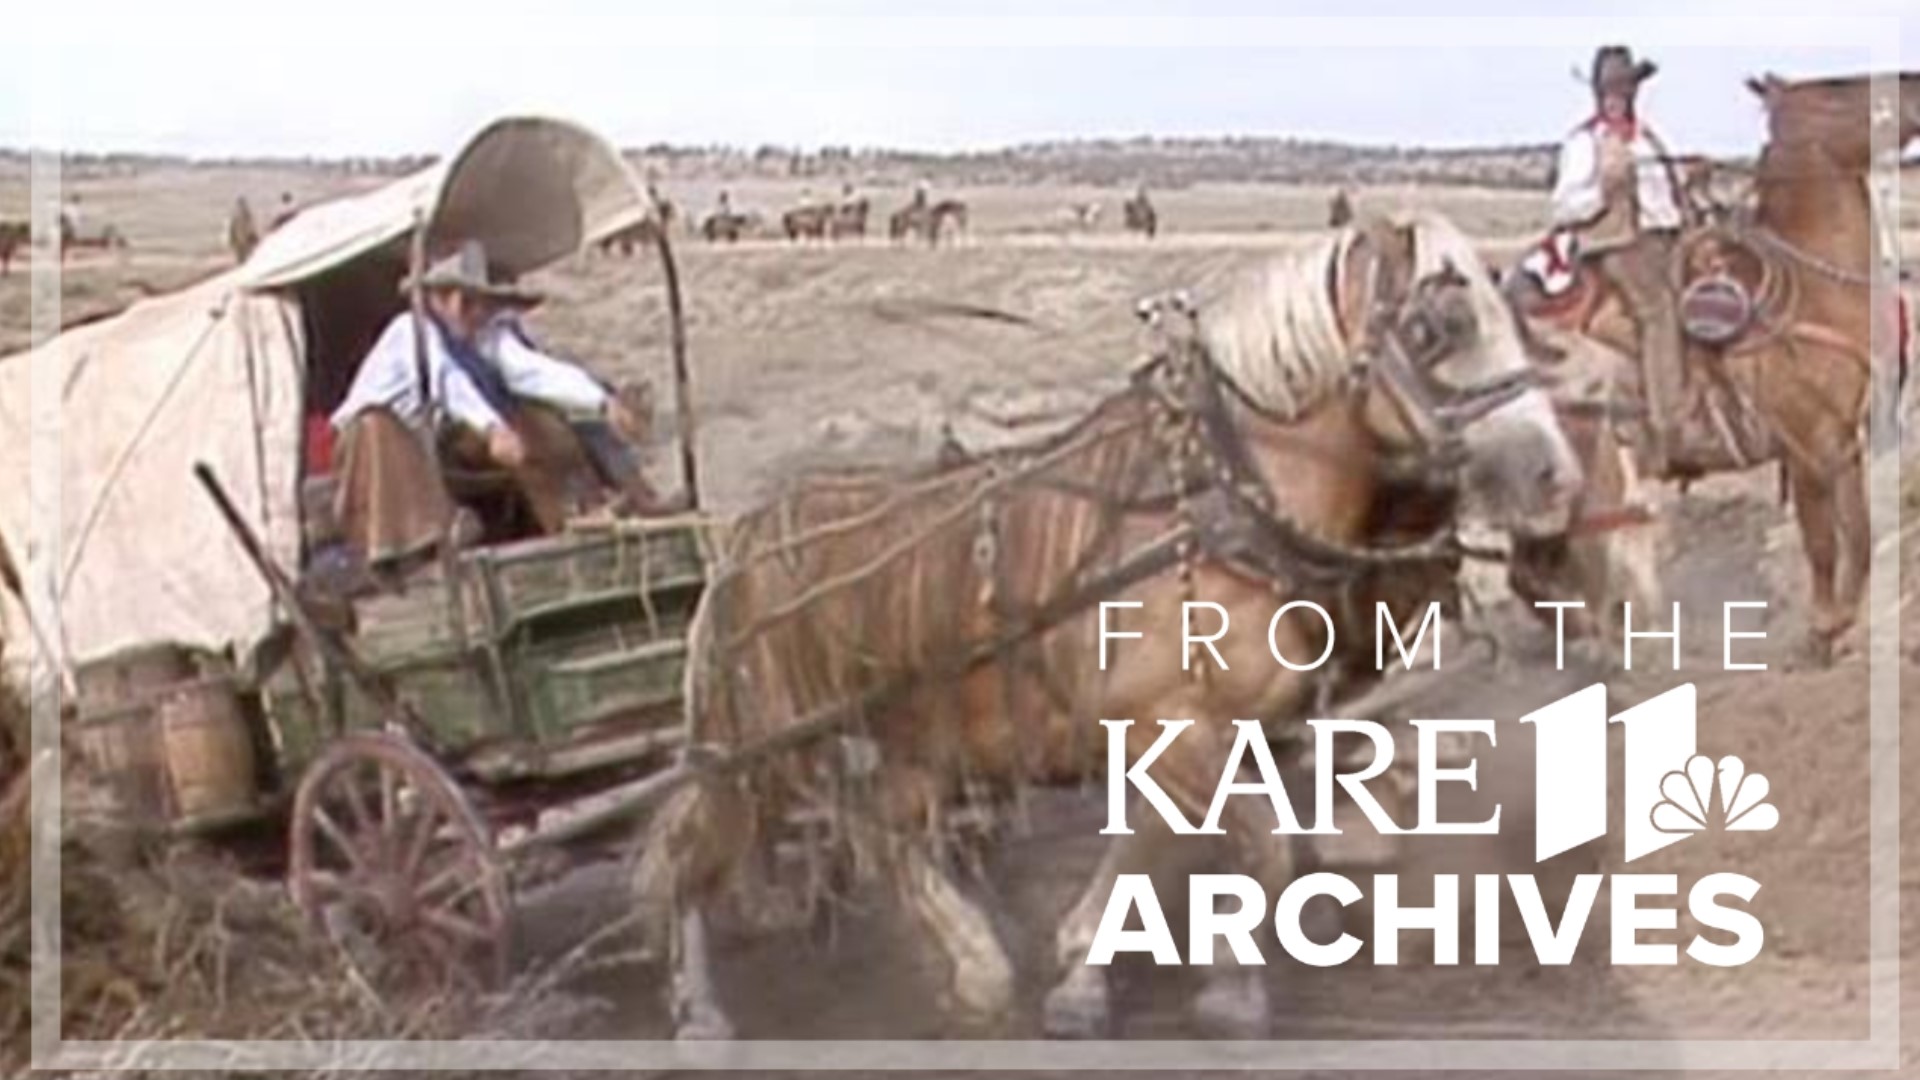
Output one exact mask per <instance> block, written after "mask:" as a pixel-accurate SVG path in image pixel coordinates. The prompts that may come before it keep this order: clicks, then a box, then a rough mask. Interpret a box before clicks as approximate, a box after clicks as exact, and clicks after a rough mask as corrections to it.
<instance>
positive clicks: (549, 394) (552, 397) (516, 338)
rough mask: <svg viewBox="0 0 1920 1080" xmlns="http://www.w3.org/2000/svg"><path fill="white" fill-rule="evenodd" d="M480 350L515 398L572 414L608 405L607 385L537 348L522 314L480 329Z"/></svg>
mask: <svg viewBox="0 0 1920 1080" xmlns="http://www.w3.org/2000/svg"><path fill="white" fill-rule="evenodd" d="M480 353H481V355H483V356H486V357H487V358H489V359H491V360H492V361H493V362H494V363H495V364H496V365H498V367H499V371H500V375H501V377H502V378H504V379H505V380H506V382H507V389H508V390H510V391H512V392H513V396H514V397H516V398H523V399H525V400H528V401H538V402H540V403H541V404H543V405H549V406H552V407H553V408H555V409H558V410H559V411H560V412H562V413H565V414H566V415H568V416H570V417H581V416H598V415H600V413H601V412H602V411H603V410H605V408H606V407H607V388H606V387H605V386H603V385H602V384H601V383H600V380H598V379H596V378H594V377H593V376H591V375H589V374H587V373H586V371H585V370H584V369H582V368H581V367H580V366H579V365H578V364H571V363H568V362H567V361H565V360H561V359H559V358H558V357H555V356H551V355H549V354H547V353H544V352H541V351H540V350H539V349H537V348H534V346H533V344H532V342H531V340H530V339H529V338H528V337H527V335H526V332H525V331H524V330H522V329H521V328H520V325H519V317H518V316H516V315H514V314H512V313H511V312H506V313H502V314H500V315H497V316H495V317H494V319H493V320H492V321H491V322H489V323H488V324H487V325H486V327H485V328H484V329H482V330H481V331H480Z"/></svg>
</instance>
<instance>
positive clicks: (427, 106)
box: [0, 0, 1920, 157]
mask: <svg viewBox="0 0 1920 1080" xmlns="http://www.w3.org/2000/svg"><path fill="white" fill-rule="evenodd" d="M1036 10H1040V8H1038V7H1037V6H1036V5H1035V4H1032V3H1014V2H1010V0H988V2H986V3H974V4H966V5H960V4H954V3H944V2H940V0H894V2H892V3H883V2H881V0H827V2H823V3H813V4H796V3H785V2H778V0H763V2H759V3H737V2H736V3H719V4H715V3H702V4H700V5H697V6H695V5H667V4H649V3H615V2H612V0H598V2H587V0H510V2H501V0H465V2H464V3H462V4H460V5H458V6H454V5H451V4H443V3H436V4H433V5H427V4H408V5H402V4H400V3H397V2H396V0H387V2H385V3H376V2H371V0H327V2H323V3H317V4H316V3H303V4H299V5H288V6H286V7H285V9H284V14H283V13H278V12H276V10H275V9H274V8H272V7H270V6H269V5H266V4H262V3H260V2H259V0H251V2H246V0H174V2H172V3H168V4H165V5H146V6H136V5H131V4H115V3H107V2H104V0H65V2H63V3H61V4H58V5H55V4H36V5H33V6H31V7H29V8H27V9H26V10H25V11H24V12H23V11H16V12H15V13H14V14H13V15H11V16H10V17H9V18H10V20H21V19H24V21H25V24H26V33H27V35H28V36H27V39H26V40H27V41H28V43H29V44H28V47H27V48H26V49H25V50H24V51H23V50H20V49H19V48H17V47H16V49H15V50H14V57H15V59H14V61H13V62H10V63H8V64H7V65H4V66H0V146H11V147H20V146H28V145H34V146H61V147H64V148H68V149H76V150H93V151H104V150H126V151H142V152H167V153H183V154H189V155H194V156H213V157H217V156H227V155H309V154H310V155H317V156H337V155H348V154H392V153H415V152H444V151H448V150H451V149H453V148H455V147H457V146H458V145H459V144H460V142H461V141H462V140H463V139H464V138H465V137H466V136H467V135H468V134H471V133H472V132H473V131H475V130H477V129H478V128H479V127H480V126H481V125H483V124H484V123H486V122H487V121H489V120H491V119H493V118H495V117H497V116H499V115H502V114H505V113H524V112H534V113H547V114H557V115H561V116H565V117H567V118H570V119H574V120H577V121H579V122H581V123H584V124H586V125H587V126H589V127H592V128H594V129H596V130H599V131H601V132H602V133H603V134H606V135H607V136H609V137H610V138H612V139H614V140H615V141H616V142H618V143H620V144H622V145H629V146H633V145H645V144H648V143H654V142H668V143H676V144H699V145H706V144H730V145H740V146H757V145H762V144H773V145H780V146H801V147H817V146H822V145H850V146H887V147H896V148H918V149H933V150H956V149H982V148H991V147H995V146H1000V145H1006V144H1009V143H1018V142H1027V141H1038V140H1044V139H1054V138H1072V137H1099V136H1131V135H1143V134H1146V135H1161V136H1176V135H1216V134H1242V135H1293V136H1301V137H1311V138H1333V139H1342V140H1347V141H1353V142H1363V143H1374V144H1382V143H1399V144H1409V145H1414V144H1417V145H1438V146H1466V145H1487V144H1499V143H1514V142H1542V141H1550V140H1553V139H1557V138H1558V137H1559V136H1560V135H1561V134H1562V133H1563V132H1564V131H1565V130H1566V129H1567V128H1568V127H1570V126H1571V125H1572V124H1573V123H1575V122H1576V121H1578V120H1579V119H1580V118H1581V117H1582V116H1583V115H1584V113H1585V112H1586V111H1587V109H1588V96H1587V92H1586V89H1585V87H1584V85H1583V84H1582V82H1581V81H1580V79H1579V78H1578V76H1577V75H1576V69H1580V68H1584V66H1585V64H1586V63H1587V60H1588V58H1589V56H1590V55H1591V51H1592V47H1593V46H1594V45H1597V44H1600V43H1601V42H1603V41H1625V42H1629V43H1632V44H1635V45H1636V46H1637V47H1638V48H1639V49H1640V50H1641V51H1642V52H1643V53H1644V54H1647V55H1650V56H1652V57H1653V58H1654V59H1656V60H1657V61H1658V62H1659V63H1660V64H1661V72H1660V74H1659V76H1658V77H1657V78H1655V79H1654V80H1653V82H1651V83H1650V84H1648V87H1647V89H1646V91H1645V93H1644V95H1643V108H1644V110H1645V111H1646V113H1647V115H1649V116H1650V117H1652V118H1653V119H1654V121H1655V123H1656V125H1657V126H1658V127H1659V128H1660V130H1661V132H1662V134H1663V135H1665V136H1666V138H1667V140H1668V141H1669V142H1670V143H1672V144H1674V145H1677V146H1681V147H1685V148H1688V149H1692V150H1702V151H1710V152H1738V151H1743V150H1750V149H1752V148H1753V147H1754V146H1755V145H1757V143H1758V141H1759V135H1760V124H1761V118H1760V111H1759V108H1758V105H1757V103H1756V101H1755V99H1754V98H1753V97H1752V96H1751V95H1750V94H1749V93H1748V92H1747V91H1746V90H1745V89H1743V88H1742V81H1743V80H1744V79H1745V78H1746V77H1747V76H1749V75H1753V74H1756V73H1760V72H1764V71H1777V72H1780V73H1782V74H1786V75H1790V76H1809V75H1819V74H1837V73H1854V72H1859V71H1863V70H1866V69H1868V68H1870V67H1874V66H1876V61H1878V62H1879V66H1883V67H1899V66H1901V61H1902V57H1904V58H1905V66H1907V67H1920V0H1906V2H1904V3H1901V2H1895V0H1819V2H1817V3H1808V2H1807V0H1799V2H1796V3H1776V2H1774V0H1696V2H1691V3H1684V4H1683V3H1680V2H1679V0H1665V2H1651V0H1626V2H1621V3H1608V4H1600V3H1545V2H1534V3H1515V2H1511V0H1508V2H1482V3H1457V2H1456V3H1415V2H1410V0H1348V2H1346V3H1332V4H1330V3H1325V2H1302V3H1251V2H1247V0H1200V2H1198V3H1195V2H1188V3H1181V4H1170V3H1143V2H1139V0H1106V2H1103V3H1089V2H1085V0H1066V2H1063V3H1054V4H1050V5H1045V7H1044V11H1045V14H1043V15H1035V14H1033V12H1035V11H1036ZM1808 10H1814V11H1817V12H1818V13H1819V18H1817V19H1809V18H1807V17H1806V15H1805V13H1806V12H1807V11H1808ZM1676 16H1678V17H1676ZM1795 17H1797V18H1795ZM1875 49H1877V50H1878V52H1875V51H1874V50H1875Z"/></svg>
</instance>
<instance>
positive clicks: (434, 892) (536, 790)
mask: <svg viewBox="0 0 1920 1080" xmlns="http://www.w3.org/2000/svg"><path fill="white" fill-rule="evenodd" d="M651 209H652V208H651V205H650V203H649V200H648V198H647V195H646V193H645V190H644V187H643V186H642V185H641V184H640V183H639V182H638V181H637V180H636V178H635V177H634V176H633V174H632V173H631V171H630V170H629V168H628V166H627V164H626V163H625V161H624V160H623V159H622V158H621V157H620V155H619V154H618V152H616V151H615V149H614V148H613V147H611V146H610V145H609V144H607V143H606V142H605V141H604V140H602V139H601V138H599V137H598V136H596V135H594V134H592V133H590V132H588V131H586V130H584V129H582V128H580V127H577V126H574V125H572V124H569V123H565V122H561V121H556V120H550V119H527V118H516V119H506V120H501V121H499V122H496V123H494V124H492V125H490V126H488V127H486V128H485V129H484V130H482V131H481V132H480V133H479V134H478V135H476V136H475V137H474V138H473V139H472V140H471V141H469V142H468V143H466V144H465V146H463V147H462V148H460V150H459V151H458V152H457V153H455V154H453V155H452V156H451V157H449V158H447V159H445V160H443V161H441V162H439V163H437V164H435V165H433V166H431V167H429V168H427V169H425V170H423V171H421V172H418V173H415V174H413V175H410V176H407V177H404V178H402V179H399V180H397V181H395V182H393V183H390V184H388V185H386V186H384V187H380V188H378V189H376V190H372V191H369V192H366V193H364V194H360V195H357V196H352V197H346V198H341V199H338V200H336V201H332V202H328V203H324V204H321V205H318V206H315V207H312V208H310V209H308V210H306V211H305V212H303V213H301V214H300V215H299V216H298V217H296V218H294V219H293V220H291V221H289V222H288V223H286V224H285V225H284V226H282V227H281V228H279V229H277V230H276V231H275V232H274V233H272V234H271V235H270V236H268V237H267V238H266V239H265V241H264V242H263V243H262V244H261V245H260V246H259V248H258V249H257V250H256V251H254V252H253V254H252V255H251V257H250V258H249V259H248V260H247V261H246V262H245V263H244V264H242V265H241V266H239V267H236V268H234V269H232V270H230V271H227V272H224V273H221V274H219V275H218V276H215V277H212V278H209V279H207V280H205V281H202V282H200V283H198V284H195V285H193V286H190V287H188V288H186V289H184V290H182V291H180V292H177V293H173V294H170V295H166V296H160V297H155V298H152V299H148V300H145V301H143V302H141V303H139V304H136V305H134V306H133V307H131V308H129V309H128V310H126V311H125V312H122V313H120V314H118V315H116V316H114V317H111V318H108V319H105V320H102V321H99V322H95V323H92V324H90V325H85V326H80V327H77V328H74V329H71V330H69V331H67V332H66V333H63V334H61V335H60V336H58V337H56V338H54V339H52V340H50V341H48V342H46V343H44V344H42V345H41V346H40V347H39V348H38V349H36V350H34V351H32V352H29V353H26V354H23V355H19V356H15V357H11V358H9V359H6V360H5V361H0V542H3V543H4V548H5V550H6V551H7V552H9V553H10V554H11V555H12V560H11V561H12V562H13V563H14V564H16V565H17V566H18V567H19V569H20V570H21V571H22V572H21V573H20V574H19V575H16V577H17V579H18V580H17V581H16V582H15V585H14V587H13V588H11V589H9V590H8V591H7V593H6V595H5V596H4V598H0V605H3V606H4V608H5V617H6V624H7V625H6V639H7V641H8V642H9V643H10V645H11V646H12V647H11V648H10V650H9V657H8V659H9V662H10V663H12V664H14V665H16V674H18V668H19V667H20V666H22V665H36V666H38V669H39V670H40V671H42V672H47V673H51V674H54V675H57V676H58V678H59V680H60V682H61V684H62V685H64V686H65V687H66V688H67V689H68V691H69V693H68V694H67V695H66V696H67V699H68V700H67V704H68V706H69V708H68V709H67V710H66V713H67V717H66V720H65V722H66V723H67V724H68V725H69V731H70V733H71V735H72V738H71V739H70V740H69V745H71V746H77V747H78V748H79V749H80V751H81V754H82V756H83V757H84V758H85V759H86V760H87V762H88V763H89V764H90V765H92V766H94V767H95V768H96V769H97V770H98V771H99V772H100V774H101V775H102V776H103V777H104V779H105V780H106V781H107V782H108V783H107V784H106V785H105V786H106V787H107V788H108V789H109V790H111V791H112V792H113V793H114V795H115V796H116V800H117V802H118V803H119V804H120V806H121V809H123V810H126V811H129V812H130V816H132V817H134V818H135V819H137V820H142V821H148V822H154V823H164V825H165V826H166V828H168V829H169V830H171V831H174V832H195V833H201V834H226V833H227V832H229V831H239V830H246V829H258V828H259V827H261V826H265V827H268V828H275V827H279V826H280V825H281V823H283V822H285V823H286V826H287V828H288V830H289V831H288V834H287V835H288V841H287V849H286V850H287V853H288V858H287V864H288V869H289V873H290V875H291V883H292V886H293V889H294V893H295V896H296V898H297V899H298V900H300V902H301V903H302V904H303V905H304V906H306V907H307V908H308V909H309V910H310V911H311V912H312V913H313V914H314V915H315V917H316V919H317V920H322V921H327V922H333V921H335V919H336V916H351V917H352V918H353V921H354V922H355V923H356V924H357V925H361V926H363V927H367V928H370V929H371V930H373V931H376V932H378V933H380V934H381V935H382V936H384V937H386V938H388V939H389V940H392V941H401V940H405V941H407V942H411V943H414V944H416V945H422V944H424V947H427V948H428V949H429V950H430V952H432V954H433V955H434V957H435V958H440V959H445V958H449V957H460V958H465V957H467V956H469V955H471V954H473V953H476V952H477V953H481V954H483V955H489V956H492V957H494V958H496V959H497V958H499V957H500V956H502V955H504V953H503V950H504V943H505V940H506V937H507V935H506V924H507V908H508V905H509V897H508V891H507V888H506V884H505V880H504V874H503V872H502V871H501V870H500V868H499V865H498V857H499V855H500V852H501V849H502V847H503V846H512V845H513V844H515V843H518V842H524V841H525V838H527V837H535V836H546V835H559V836H573V835H576V834H578V833H580V832H583V831H585V829H586V827H587V826H588V825H591V824H593V823H596V822H601V821H605V820H608V819H610V818H611V816H612V813H611V812H610V808H611V807H617V806H619V805H621V800H620V799H619V792H621V791H622V790H623V789H624V788H625V787H628V786H631V785H633V784H635V783H637V782H642V781H644V780H645V779H647V778H648V777H649V776H650V775H651V774H653V773H656V772H658V771H659V770H660V768H661V767H662V765H663V764H665V763H666V762H667V761H668V760H670V757H671V754H672V751H673V748H674V746H675V744H676V742H677V741H678V738H679V733H680V726H679V723H678V721H679V695H680V682H681V669H682V666H683V659H682V657H683V654H684V647H683V643H682V640H681V633H682V629H683V627H684V625H685V622H686V620H687V618H688V615H689V613H690V611H691V609H692V607H693V605H694V604H695V602H696V601H697V599H698V597H699V595H700V591H701V589H702V587H703V583H704V575H705V560H704V546H703V545H704V535H705V530H706V527H707V526H706V522H705V521H704V519H702V518H700V517H699V516H697V515H695V514H691V513H689V514H682V515H678V516H673V517H665V518H651V519H612V520H606V521H602V522H601V523H599V524H598V525H596V526H595V527H593V528H590V529H585V528H583V529H579V530H568V531H566V532H564V533H561V534H559V535H545V536H536V535H511V534H508V535H504V536H503V535H498V533H497V530H496V533H495V534H494V535H491V536H490V538H489V542H486V543H482V544H479V545H477V546H470V547H465V548H455V547H453V546H451V545H443V546H445V547H446V548H447V550H449V551H457V554H453V555H447V556H445V557H443V558H441V559H440V560H439V562H438V563H437V564H436V565H431V566H428V567H426V568H425V571H424V573H422V574H420V575H417V576H416V577H415V578H414V579H411V580H410V582H409V584H408V585H407V587H406V588H405V589H404V590H401V591H397V592H396V591H388V592H385V593H381V594H378V595H373V596H369V597H363V598H360V599H358V600H357V601H355V603H354V604H353V606H352V609H351V610H350V611H348V612H347V613H345V614H344V615H341V616H340V617H339V618H337V619H335V620H334V621H332V622H329V620H328V619H327V618H325V617H323V615H321V614H316V613H315V612H314V611H311V610H309V605H308V604H307V603H306V601H305V600H304V599H303V594H302V593H301V592H300V590H299V589H298V587H297V586H296V584H295V583H296V581H297V580H298V579H299V577H300V574H301V571H302V569H303V568H304V567H306V566H307V565H308V564H309V562H310V561H311V560H312V559H313V558H314V557H315V556H316V555H317V554H319V553H320V552H321V551H322V549H323V547H324V544H325V542H326V538H325V536H324V535H322V533H323V530H322V528H321V525H322V522H321V520H320V519H323V518H325V517H326V515H325V513H324V512H323V508H324V506H325V505H326V502H327V499H326V494H325V493H326V488H327V484H328V475H327V474H328V470H329V468H330V462H329V460H328V456H329V455H328V449H327V448H328V445H329V442H330V440H329V428H328V425H327V417H328V416H329V414H330V413H331V412H332V410H333V409H334V408H335V407H336V406H337V405H338V404H339V402H340V401H341V400H342V399H343V397H344V396H345V394H346V392H347V389H348V386H349V384H350V383H351V381H352V379H353V376H354V373H355V371H356V369H357V365H358V363H359V362H360V359H361V358H362V357H363V356H364V355H365V354H366V352H367V350H368V347H369V346H370V345H371V344H372V342H373V341H374V339H375V338H376V336H377V335H378V334H379V333H380V332H381V330H382V328H383V327H384V326H385V325H386V324H387V323H388V322H389V321H390V320H391V319H392V318H393V317H394V316H395V315H396V314H398V313H399V312H400V311H401V310H403V308H404V307H405V305H406V304H407V302H408V299H407V297H406V295H405V294H404V293H403V292H402V291H401V288H400V282H401V281H402V280H403V279H404V278H406V276H407V271H408V267H409V264H410V262H413V261H417V260H419V259H420V258H422V257H423V253H424V252H427V251H430V250H437V249H441V248H445V247H447V246H450V245H451V244H454V243H457V242H459V241H464V240H472V239H477V240H480V241H481V242H482V243H483V244H484V245H485V248H486V250H487V251H488V253H489V254H490V255H491V257H492V259H493V260H494V262H495V263H496V264H497V265H498V266H499V268H500V269H501V270H502V271H504V272H506V273H510V274H513V275H522V274H529V273H533V272H535V271H538V270H540V269H542V268H543V267H547V266H549V265H550V264H552V263H554V262H556V261H557V260H560V259H562V258H565V257H568V256H571V255H573V254H575V253H576V252H578V251H580V250H581V249H582V248H583V247H584V246H585V245H588V244H591V243H593V242H595V241H597V240H599V239H600V238H602V237H605V236H608V235H611V234H614V233H618V232H620V231H622V230H625V229H629V228H631V227H633V226H635V225H636V224H637V223H640V222H643V221H645V220H646V219H647V217H648V215H649V214H650V212H651ZM663 254H664V250H663ZM665 265H666V266H667V267H668V268H669V269H670V268H671V260H670V258H668V259H667V260H665ZM668 277H669V281H671V274H669V275H668ZM675 307H676V310H677V300H676V302H675ZM675 340H676V342H678V341H679V336H678V334H677V333H676V335H675ZM676 359H677V360H681V359H683V358H681V357H679V356H676ZM676 370H678V371H680V372H681V373H682V376H683V379H682V389H683V391H684V363H680V364H677V365H676ZM681 400H682V401H684V393H683V395H682V398H681ZM680 429H681V432H682V439H683V440H685V439H688V438H690V435H691V433H690V429H689V426H688V425H687V424H686V423H684V422H683V423H682V424H681V425H680ZM682 460H683V461H687V462H690V460H691V458H690V456H689V455H684V454H683V456H682ZM689 478H690V470H689ZM468 479H470V480H472V481H474V482H475V483H476V484H477V485H479V487H477V488H476V490H482V489H484V488H485V480H486V478H485V477H470V478H468ZM476 497H479V496H476ZM29 599H31V601H32V602H28V600H29ZM336 614H339V613H336ZM296 629H297V630H299V631H300V633H298V634H295V633H292V632H291V631H293V630H296ZM543 830H545V831H543Z"/></svg>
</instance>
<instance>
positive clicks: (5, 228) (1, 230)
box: [0, 221, 33, 274]
mask: <svg viewBox="0 0 1920 1080" xmlns="http://www.w3.org/2000/svg"><path fill="white" fill-rule="evenodd" d="M32 243H33V226H31V225H29V224H27V223H26V222H24V221H0V274H10V273H12V272H13V256H14V253H15V252H17V251H19V250H20V249H22V248H25V247H27V246H28V245H30V244H32Z"/></svg>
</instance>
